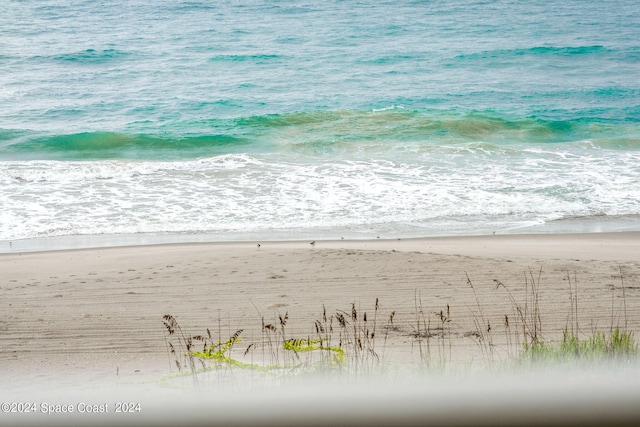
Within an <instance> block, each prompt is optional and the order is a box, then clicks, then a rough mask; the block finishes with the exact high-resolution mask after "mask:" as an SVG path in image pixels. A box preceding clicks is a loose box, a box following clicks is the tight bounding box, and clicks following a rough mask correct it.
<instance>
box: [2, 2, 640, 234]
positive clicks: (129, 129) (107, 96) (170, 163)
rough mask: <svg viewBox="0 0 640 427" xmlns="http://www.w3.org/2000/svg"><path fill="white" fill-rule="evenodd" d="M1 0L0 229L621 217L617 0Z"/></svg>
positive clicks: (635, 172)
mask: <svg viewBox="0 0 640 427" xmlns="http://www.w3.org/2000/svg"><path fill="white" fill-rule="evenodd" d="M1 3H2V10H3V11H2V13H0V207H1V209H0V240H2V241H5V242H8V241H14V240H18V239H29V238H40V237H60V238H61V237H65V236H67V237H68V236H105V235H107V236H108V235H119V234H123V235H136V236H153V235H172V236H178V238H182V239H188V238H189V236H194V235H198V236H200V235H207V236H208V238H209V239H212V240H216V239H256V238H260V239H297V238H307V237H314V238H323V237H324V238H340V237H345V238H346V237H351V238H354V237H355V238H366V237H394V238H395V237H412V236H413V237H417V236H430V235H450V234H489V233H493V232H520V231H527V230H539V231H540V230H545V229H547V230H550V229H553V230H554V231H571V230H575V229H576V228H575V227H576V224H577V223H579V224H581V225H579V227H578V228H580V227H582V228H583V229H585V230H587V231H600V230H601V229H603V227H604V229H634V230H640V37H639V36H638V34H640V2H637V1H635V0H620V1H607V0H603V1H584V0H567V1H562V2H558V1H547V0H540V1H536V2H525V1H516V0H511V1H507V0H505V1H481V0H459V1H439V0H433V1H393V2H391V1H387V2H385V1H380V2H363V1H356V0H342V1H338V0H329V1H323V2H310V1H302V0H292V1H268V2H267V1H257V0H246V1H228V2H213V1H178V0H171V1H169V0H159V1H153V2H149V1H142V0H126V1H125V0H113V1H99V0H85V1H81V0H78V1H73V2H64V1H59V0H21V1H13V0H2V1H1ZM571 224H573V225H571ZM603 224H609V226H608V228H607V226H603ZM545 226H546V227H547V228H545ZM572 227H573V228H572ZM582 228H581V229H582Z"/></svg>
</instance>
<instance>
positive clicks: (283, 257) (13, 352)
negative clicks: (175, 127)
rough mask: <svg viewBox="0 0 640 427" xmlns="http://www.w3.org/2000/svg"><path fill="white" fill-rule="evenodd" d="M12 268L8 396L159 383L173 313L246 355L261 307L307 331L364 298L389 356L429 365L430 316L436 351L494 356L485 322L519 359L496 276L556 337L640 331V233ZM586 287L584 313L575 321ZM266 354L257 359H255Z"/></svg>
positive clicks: (5, 263)
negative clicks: (529, 296) (166, 319)
mask: <svg viewBox="0 0 640 427" xmlns="http://www.w3.org/2000/svg"><path fill="white" fill-rule="evenodd" d="M0 271H1V277H0V296H1V298H0V313H1V317H0V360H1V362H0V375H1V377H2V383H3V384H2V386H1V388H0V390H1V391H2V393H1V394H2V397H3V399H5V400H7V396H10V393H13V392H16V393H17V391H19V390H26V391H28V390H29V389H30V388H29V387H36V388H38V389H40V390H43V392H46V391H47V390H50V391H55V390H57V389H60V388H65V387H66V388H67V389H69V388H71V389H73V388H77V387H80V388H81V389H82V390H91V389H92V387H95V388H99V387H103V386H104V385H105V384H107V385H109V384H111V385H114V386H115V387H118V386H119V385H121V384H142V383H151V384H157V383H159V382H160V380H161V378H163V376H166V375H167V374H169V373H171V372H174V373H175V369H173V370H172V367H171V357H170V356H169V354H168V351H167V345H166V339H165V338H166V334H165V331H166V330H165V329H164V327H163V325H162V318H163V316H164V315H166V314H171V315H173V316H174V317H175V318H176V319H177V320H178V321H179V323H180V325H181V326H182V328H183V329H184V330H185V331H186V332H187V333H190V334H204V333H206V330H207V328H209V330H210V331H211V332H212V333H213V335H214V337H217V336H218V335H220V336H221V338H222V339H223V340H224V339H226V338H228V337H229V336H230V335H231V334H233V333H234V332H235V331H236V330H237V329H243V332H242V337H243V341H242V343H240V344H238V352H237V353H236V354H235V355H234V356H236V357H238V358H241V357H242V354H243V352H244V350H245V349H246V347H247V346H248V345H249V344H251V343H253V342H259V341H260V338H261V337H262V336H263V335H262V333H261V327H262V318H264V321H265V322H266V323H274V324H277V325H278V326H279V323H278V316H284V315H285V314H287V315H288V321H287V326H286V334H287V337H291V338H306V337H308V336H310V335H313V334H314V333H315V329H314V322H315V321H316V320H318V319H321V317H322V314H323V307H325V308H326V310H327V313H328V314H329V315H331V314H333V313H336V312H337V311H338V310H344V311H345V312H347V313H349V314H350V313H351V310H352V304H354V305H355V308H356V309H357V311H358V313H359V316H363V315H364V313H365V312H366V313H367V314H368V321H369V322H370V323H371V322H372V317H373V316H374V313H375V310H374V305H375V301H376V299H378V301H379V310H378V312H377V318H376V324H377V332H376V335H377V337H376V351H377V353H378V355H379V356H380V357H381V360H382V361H383V362H384V363H385V364H387V365H388V366H389V365H391V366H396V365H397V366H405V365H411V364H417V363H418V362H420V348H419V346H418V340H417V339H416V337H415V333H416V332H417V327H416V319H418V318H423V319H424V320H425V322H427V323H428V325H429V328H430V332H431V334H432V336H431V338H430V340H429V341H430V347H429V351H430V355H431V359H432V360H433V361H437V360H442V359H444V360H446V361H447V362H448V363H449V364H455V363H458V364H460V366H467V367H468V366H471V365H473V364H476V365H477V364H480V363H481V362H486V354H484V353H483V347H482V346H481V345H478V342H477V333H478V328H477V323H476V322H478V320H480V319H481V322H482V323H487V325H483V328H484V327H485V326H486V327H487V329H488V326H489V325H491V332H490V334H485V332H484V331H483V334H485V337H488V338H491V339H492V340H493V342H494V343H495V344H496V346H495V348H494V350H495V351H494V353H493V357H494V358H495V360H506V359H508V358H509V357H510V356H512V355H513V354H514V353H515V351H516V349H515V346H509V345H508V343H509V341H508V340H510V339H513V337H514V334H515V331H514V330H513V328H512V329H507V328H506V325H505V315H506V316H508V317H509V318H510V319H511V326H513V325H514V321H515V320H517V312H516V310H515V307H514V304H513V303H512V302H511V301H510V299H509V297H508V292H507V290H505V289H504V288H496V282H495V280H498V281H500V282H502V283H504V284H505V285H506V286H507V287H508V289H509V291H510V292H511V293H512V295H513V296H514V298H515V299H516V300H517V301H518V302H520V303H524V301H525V286H526V287H527V288H528V289H529V290H530V289H531V285H532V283H535V284H536V285H539V304H540V318H541V321H542V331H541V334H542V336H543V337H544V339H545V340H546V341H548V342H549V341H554V340H558V339H561V337H562V331H563V329H565V328H566V327H569V328H571V327H572V326H573V327H575V325H576V324H577V325H578V328H579V332H580V334H581V335H582V336H584V337H587V336H589V335H591V333H592V331H593V330H601V331H605V332H606V331H608V330H609V329H610V327H611V326H612V325H613V326H616V325H619V326H626V327H627V329H628V330H631V331H633V332H634V333H635V336H636V337H638V336H640V310H639V308H640V233H637V232H625V233H593V234H554V235H507V236H502V235H501V236H497V235H496V236H482V237H447V238H424V239H408V240H407V239H403V240H399V239H398V240H373V241H346V240H341V241H317V242H316V243H315V245H311V244H310V243H309V242H307V241H305V242H261V245H260V247H259V248H258V246H257V245H256V243H211V244H171V245H156V246H138V247H115V248H101V249H86V250H66V251H49V252H35V253H23V254H1V255H0ZM467 279H469V280H470V282H471V284H472V285H473V287H472V286H470V284H469V283H468V280H467ZM474 291H475V293H474ZM572 295H577V297H578V298H577V318H572V317H571V316H570V313H571V307H572V302H571V296H572ZM416 306H421V307H422V313H423V314H422V315H419V314H417V313H416V311H417V310H418V311H419V310H420V307H418V308H417V307H416ZM447 306H448V307H449V314H450V322H446V324H444V325H442V323H441V317H440V316H439V315H438V314H439V313H440V311H442V312H443V314H446V310H447ZM574 307H575V306H574ZM393 311H395V317H394V320H393V325H389V324H388V318H389V315H390V313H391V312H393ZM360 319H362V318H360ZM387 326H389V327H387ZM442 326H444V328H441V327H442ZM439 327H440V328H441V329H438V328H439ZM421 332H424V331H423V330H422V331H421ZM443 333H444V336H445V337H446V340H442V334H443ZM385 338H386V342H385ZM442 343H445V346H444V348H443V347H442V346H441V344H442ZM422 344H423V347H422V350H423V355H424V354H425V353H424V352H425V350H426V347H425V344H426V341H424V340H423V341H422ZM261 354H263V353H261V352H260V351H259V350H256V351H254V352H250V353H249V355H248V356H247V358H246V359H243V360H247V361H250V362H255V361H257V359H259V358H260V357H261ZM236 385H237V384H236ZM8 393H9V394H8ZM9 400H11V399H9ZM636 415H637V413H636ZM0 421H1V419H0ZM23 421H24V420H23ZM49 421H50V420H49ZM129 421H131V420H129Z"/></svg>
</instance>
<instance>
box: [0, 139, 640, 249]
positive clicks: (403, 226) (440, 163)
mask: <svg viewBox="0 0 640 427" xmlns="http://www.w3.org/2000/svg"><path fill="white" fill-rule="evenodd" d="M561 150H566V148H562V149H559V150H558V151H554V150H553V149H545V150H523V151H521V152H519V153H518V154H510V155H508V156H504V155H503V154H497V155H496V153H495V152H494V153H486V152H484V151H480V152H472V154H469V153H467V154H465V155H460V156H456V155H453V156H444V157H443V156H433V153H432V152H425V153H422V154H420V157H418V158H415V157H414V158H412V157H409V156H405V157H404V158H403V159H402V160H403V161H402V162H401V161H399V160H398V159H392V160H387V159H384V160H382V159H380V160H375V159H370V160H362V159H361V160H337V159H336V160H334V161H327V159H322V161H321V162H318V161H316V162H314V161H313V160H308V159H307V160H306V161H300V159H298V161H297V162H292V161H288V160H286V159H284V160H283V158H281V157H277V156H276V157H274V156H272V155H265V156H258V155H248V154H239V155H235V154H228V155H223V156H218V157H211V158H207V159H198V160H192V161H181V162H141V161H118V160H109V161H87V162H56V161H34V162H16V163H11V162H5V163H2V164H0V183H2V189H1V190H0V204H1V205H2V206H3V210H2V214H1V215H0V240H10V239H19V238H29V237H37V236H56V235H69V234H113V233H157V232H170V233H196V232H213V233H262V232H264V231H265V230H272V231H274V233H278V232H279V233H282V232H286V230H301V229H306V230H312V229H315V228H317V229H321V228H325V229H326V228H335V229H336V231H339V230H343V231H346V232H349V231H352V232H362V231H365V230H366V231H370V232H372V233H375V232H376V230H386V231H387V232H395V233H397V234H402V233H403V232H408V230H412V232H415V230H416V229H418V230H420V232H422V233H424V234H434V233H435V234H441V233H442V232H443V230H444V232H445V233H446V232H447V231H449V232H451V233H459V232H467V233H474V232H479V231H481V230H485V231H486V230H487V229H489V228H493V229H494V230H495V229H513V228H514V227H524V226H529V225H532V224H539V223H542V222H545V221H548V220H552V219H557V218H563V217H568V216H589V215H594V214H604V215H609V216H615V215H635V214H637V213H638V212H640V178H639V177H638V176H637V173H636V169H635V168H636V165H637V164H640V163H639V162H640V153H638V152H630V153H627V154H626V155H625V156H619V155H614V154H611V155H610V156H607V153H600V155H599V156H595V155H593V154H590V153H582V152H579V151H576V152H566V151H561ZM390 154H392V155H391V156H390V157H394V154H393V153H390ZM316 160H317V159H316ZM276 237H277V236H276Z"/></svg>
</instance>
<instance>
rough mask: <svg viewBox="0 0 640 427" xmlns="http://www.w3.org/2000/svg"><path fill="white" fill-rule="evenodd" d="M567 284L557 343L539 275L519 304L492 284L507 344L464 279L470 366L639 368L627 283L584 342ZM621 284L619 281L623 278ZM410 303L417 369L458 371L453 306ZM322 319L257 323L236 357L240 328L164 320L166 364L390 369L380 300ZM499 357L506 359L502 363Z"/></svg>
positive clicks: (391, 315)
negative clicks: (303, 325) (474, 355)
mask: <svg viewBox="0 0 640 427" xmlns="http://www.w3.org/2000/svg"><path fill="white" fill-rule="evenodd" d="M567 277H568V283H569V301H570V303H569V307H568V309H567V312H566V313H565V315H566V318H567V326H566V327H565V329H564V330H563V332H562V337H561V339H559V340H558V339H555V340H554V339H553V338H557V337H546V336H545V335H544V334H543V324H544V322H543V315H542V308H543V307H542V300H543V298H542V292H543V291H542V290H541V289H542V286H541V270H540V271H538V272H534V271H531V270H529V271H528V272H526V274H525V275H524V282H525V283H524V294H523V295H520V297H521V298H518V297H517V295H516V294H515V293H514V292H513V291H512V290H511V289H510V288H509V286H507V285H506V284H504V283H502V282H501V281H499V280H497V279H496V280H494V283H495V289H496V290H498V291H499V290H503V291H504V292H505V295H506V299H507V300H508V303H509V304H510V305H511V308H512V313H515V315H513V314H512V315H511V317H510V316H509V314H504V318H503V324H502V325H501V327H502V329H503V330H504V337H503V338H504V339H501V340H497V339H496V338H497V336H496V335H495V333H496V328H495V327H492V325H491V320H490V319H489V318H488V317H487V316H486V315H485V307H484V306H483V304H482V303H481V301H480V298H479V297H478V295H477V293H476V289H475V286H474V284H473V282H472V281H471V279H470V277H469V276H468V275H467V276H466V279H467V285H468V286H469V288H470V289H471V291H472V293H473V295H474V299H475V305H474V306H472V307H468V310H469V311H470V314H471V317H472V319H473V325H474V330H473V331H470V332H467V333H466V334H465V337H467V338H469V339H470V340H472V341H473V342H474V343H475V344H476V346H477V347H478V348H479V350H480V353H481V355H482V358H481V360H479V361H478V360H475V361H473V363H476V365H478V364H479V365H482V366H484V367H488V368H490V369H502V368H507V367H508V368H512V367H514V366H515V367H518V368H522V367H524V368H527V367H532V366H541V365H545V364H549V365H557V364H563V365H566V364H580V363H585V362H588V363H609V362H613V363H619V364H623V365H625V366H628V365H637V363H638V362H640V349H639V345H638V342H637V341H636V339H635V336H634V334H633V331H630V330H628V328H627V313H626V295H625V291H624V283H622V286H621V289H622V303H621V307H616V306H615V304H613V303H612V308H611V314H610V316H611V325H610V327H609V328H608V330H607V331H602V330H596V329H592V330H591V331H590V332H589V333H588V334H586V335H585V334H584V333H583V334H580V333H579V331H580V325H579V322H578V297H577V281H576V280H575V276H574V279H572V278H571V276H570V275H568V276H567ZM620 279H621V280H622V281H623V280H624V279H623V277H622V271H621V278H620ZM613 292H615V288H614V289H613ZM414 299H415V301H414V310H415V311H414V314H413V315H414V319H413V321H411V329H412V332H411V334H410V337H411V339H412V345H413V346H415V347H416V348H417V350H418V351H417V353H418V363H417V365H418V368H419V369H420V370H426V371H432V372H446V371H447V370H450V369H455V366H454V364H455V363H454V360H453V357H452V334H454V327H455V323H456V319H455V318H454V317H453V314H452V306H451V305H450V304H446V306H444V307H442V308H440V309H439V310H435V311H429V310H427V309H425V307H424V303H423V300H422V297H421V295H420V293H419V292H418V291H416V293H415V297H414ZM321 313H322V314H321V315H320V316H319V317H318V318H317V319H316V320H315V321H314V323H313V325H312V326H311V328H309V330H310V331H311V332H310V333H309V334H308V335H307V336H297V335H295V334H290V333H289V332H288V329H287V326H288V324H289V321H290V319H289V313H288V312H287V313H285V314H284V315H280V314H278V315H277V318H276V322H274V323H266V322H265V319H264V316H262V317H261V328H260V330H261V331H262V332H261V333H262V336H261V340H260V341H259V342H258V341H254V342H251V343H250V344H249V345H248V346H247V347H246V348H245V350H244V351H241V350H240V352H241V354H233V353H234V351H235V348H236V347H237V346H238V344H239V343H240V342H241V341H242V339H241V334H242V332H243V329H238V330H237V331H236V332H235V333H233V334H231V335H230V336H228V337H223V336H218V337H216V338H214V337H213V336H212V334H211V331H210V329H206V334H202V335H189V334H186V333H185V332H184V331H183V330H182V328H181V327H180V325H179V324H178V321H177V319H175V317H173V316H171V315H165V316H164V317H163V324H164V326H165V329H166V331H167V333H168V336H167V337H166V338H167V349H168V354H169V355H170V359H171V357H173V358H174V361H173V363H172V366H175V367H177V369H178V371H179V372H182V373H187V374H194V377H195V376H197V375H195V374H197V373H198V372H201V371H202V370H210V369H219V368H225V369H229V368H236V369H250V370H259V371H265V372H287V373H292V372H298V373H299V372H315V371H324V372H327V371H330V370H331V371H338V372H339V373H340V374H346V375H347V376H349V375H351V376H361V375H362V376H363V375H367V374H371V373H376V372H379V371H380V370H382V369H384V368H385V366H388V364H389V363H392V361H390V360H387V359H386V357H385V355H386V354H387V353H388V352H389V350H391V349H390V348H388V345H389V344H388V342H387V338H388V335H389V333H391V332H394V331H397V330H398V328H397V327H396V325H395V324H394V320H395V316H396V311H395V310H393V311H390V312H388V313H387V314H386V316H385V315H383V314H382V313H381V312H380V300H379V298H376V299H375V303H374V304H373V308H372V310H371V311H369V312H367V311H363V310H361V309H359V308H358V307H357V306H356V304H355V303H351V304H350V307H348V308H347V309H346V310H342V309H338V310H335V312H332V313H329V312H328V311H327V308H326V307H325V306H324V305H323V307H322V312H321ZM371 313H372V314H371ZM379 318H386V322H384V324H379ZM295 330H297V331H299V330H300V329H298V328H296V329H295ZM498 341H500V342H499V343H498ZM196 343H199V344H201V345H202V350H197V349H196V347H195V345H196ZM260 349H261V350H262V357H261V358H260V361H259V362H257V363H256V362H255V361H253V362H251V363H248V362H244V361H242V360H240V359H241V358H246V356H247V355H248V354H249V353H250V352H257V351H259V350H260ZM236 353H237V352H236ZM497 354H503V355H507V356H506V357H501V358H499V357H497ZM458 362H459V361H458ZM458 366H464V363H463V364H462V365H461V364H459V363H458ZM194 381H195V380H194Z"/></svg>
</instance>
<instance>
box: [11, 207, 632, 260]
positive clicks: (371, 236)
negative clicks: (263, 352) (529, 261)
mask: <svg viewBox="0 0 640 427" xmlns="http://www.w3.org/2000/svg"><path fill="white" fill-rule="evenodd" d="M431 231H432V232H428V231H427V230H422V231H420V230H417V229H415V230H411V231H406V230H405V231H404V232H392V231H388V230H387V231H384V232H379V233H376V232H374V231H371V232H349V231H346V232H345V231H336V230H326V229H318V230H314V229H309V230H307V229H303V230H289V231H283V230H281V231H273V230H272V231H268V232H263V233H217V234H216V233H210V232H194V233H136V234H85V235H65V236H48V237H31V238H22V239H13V240H0V254H5V253H20V252H42V251H56V250H71V249H90V248H106V247H125V246H147V245H165V244H190V243H205V244H206V243H215V244H217V243H234V242H238V243H251V242H253V243H261V242H269V243H273V242H304V241H312V240H319V241H320V240H322V241H334V240H344V241H355V242H360V241H372V240H378V239H379V240H397V239H402V240H414V239H441V238H465V237H483V236H484V237H488V236H514V235H515V236H518V235H535V236H537V235H572V234H608V233H627V232H640V215H620V216H615V217H610V216H606V215H605V216H601V215H595V216H584V217H571V218H562V219H557V220H553V221H549V222H545V223H542V224H537V225H531V226H526V227H517V228H511V229H501V230H497V231H488V230H485V229H477V230H475V231H472V230H469V231H468V232H450V233H448V232H447V231H446V230H445V231H442V232H437V233H434V232H433V230H431Z"/></svg>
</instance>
